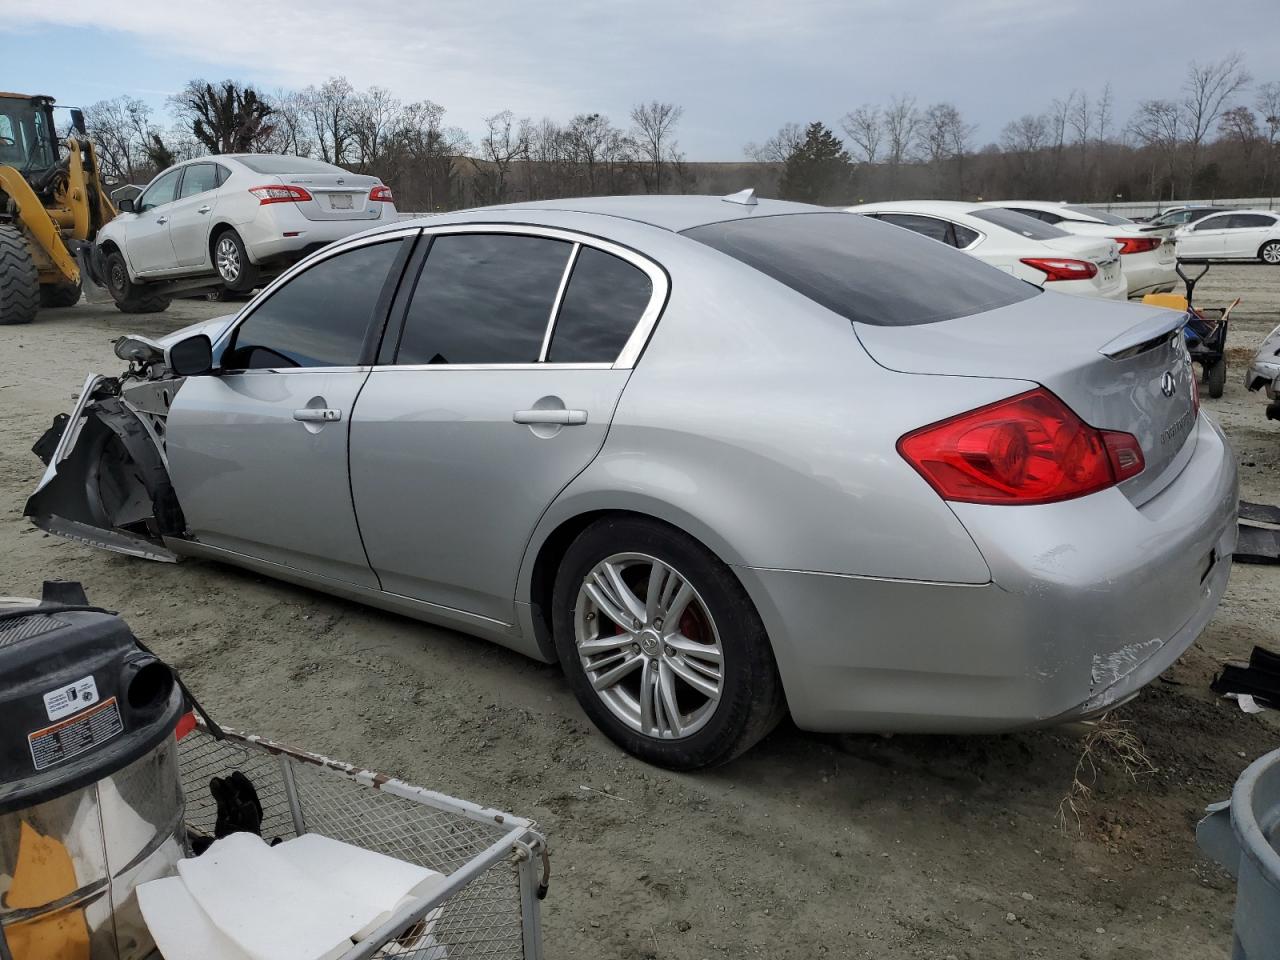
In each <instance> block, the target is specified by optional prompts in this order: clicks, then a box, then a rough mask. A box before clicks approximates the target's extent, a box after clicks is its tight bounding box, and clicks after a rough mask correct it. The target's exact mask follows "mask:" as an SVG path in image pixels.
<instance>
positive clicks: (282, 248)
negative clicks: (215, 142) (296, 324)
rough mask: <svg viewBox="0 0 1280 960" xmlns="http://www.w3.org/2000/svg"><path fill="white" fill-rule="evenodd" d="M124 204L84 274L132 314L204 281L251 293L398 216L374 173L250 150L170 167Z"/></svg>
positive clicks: (164, 302) (155, 308)
mask: <svg viewBox="0 0 1280 960" xmlns="http://www.w3.org/2000/svg"><path fill="white" fill-rule="evenodd" d="M120 210H121V213H120V215H119V216H118V217H116V218H115V219H114V220H112V221H111V222H110V223H109V224H107V225H106V227H104V228H103V229H102V230H101V231H100V232H99V233H98V238H97V241H96V242H95V245H94V249H93V254H92V259H91V264H90V267H91V269H90V274H91V276H92V279H94V280H95V281H96V282H97V283H98V284H100V285H101V286H105V287H106V288H107V291H108V292H109V293H110V294H111V297H112V299H114V300H115V302H116V305H117V306H118V307H119V308H120V309H121V310H124V311H127V312H131V313H152V312H156V311H159V310H163V309H165V308H166V307H167V306H168V305H169V300H170V299H171V297H172V296H173V295H175V294H177V293H178V292H180V291H182V290H190V289H192V288H193V287H199V286H200V285H201V283H202V282H205V283H206V285H208V286H221V287H225V288H226V289H228V290H231V291H233V292H237V293H243V292H246V291H249V290H252V289H254V288H255V287H257V286H260V285H261V282H262V281H263V280H265V279H267V278H269V277H272V276H274V275H275V274H277V273H279V272H280V271H282V270H283V269H284V268H285V267H288V266H290V265H292V264H294V263H296V262H297V261H299V260H301V259H302V258H303V257H304V256H306V255H307V254H309V253H311V252H312V251H314V250H318V249H320V248H321V247H323V246H326V245H327V244H330V243H332V242H333V241H335V240H341V239H343V238H344V237H349V236H351V235H352V234H353V233H358V232H360V231H361V230H365V229H368V228H369V227H374V226H377V225H378V224H380V223H387V222H395V221H396V220H397V219H398V218H399V214H398V213H397V212H396V207H395V203H394V201H393V198H392V195H391V190H390V188H389V187H387V186H386V185H385V184H384V183H383V182H382V181H381V180H379V179H378V178H377V177H370V176H364V175H362V174H356V173H350V172H349V171H347V170H343V169H342V168H341V167H335V166H334V165H333V164H329V163H323V162H321V161H319V160H312V159H309V158H307V157H292V156H280V155H276V154H254V153H241V154H221V155H218V156H212V157H200V158H198V159H195V160H188V161H187V162H185V163H180V164H178V165H177V166H174V167H170V168H169V169H168V170H166V171H164V172H163V173H161V174H160V175H159V176H158V177H156V178H155V179H154V180H152V181H151V183H150V184H148V185H147V187H146V189H145V190H143V191H142V193H141V195H139V196H138V197H137V198H135V199H124V200H121V201H120Z"/></svg>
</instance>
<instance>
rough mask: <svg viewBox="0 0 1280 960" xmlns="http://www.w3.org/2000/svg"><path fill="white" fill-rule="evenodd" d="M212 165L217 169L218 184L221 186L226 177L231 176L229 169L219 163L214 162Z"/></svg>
mask: <svg viewBox="0 0 1280 960" xmlns="http://www.w3.org/2000/svg"><path fill="white" fill-rule="evenodd" d="M213 167H214V169H215V170H216V171H217V175H218V186H222V185H223V184H224V183H226V182H227V177H229V176H231V171H230V170H228V169H227V168H226V167H224V166H223V165H222V164H220V163H215V164H214V165H213Z"/></svg>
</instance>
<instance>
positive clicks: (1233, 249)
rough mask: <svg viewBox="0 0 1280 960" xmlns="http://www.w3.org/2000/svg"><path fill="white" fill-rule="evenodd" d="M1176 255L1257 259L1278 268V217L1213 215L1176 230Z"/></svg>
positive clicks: (1239, 213) (1267, 214)
mask: <svg viewBox="0 0 1280 960" xmlns="http://www.w3.org/2000/svg"><path fill="white" fill-rule="evenodd" d="M1175 236H1176V237H1177V239H1178V256H1180V257H1182V258H1184V259H1200V258H1203V259H1206V260H1260V261H1261V262H1262V263H1267V264H1270V265H1272V266H1280V214H1276V213H1274V212H1272V211H1269V210H1233V211H1231V212H1230V213H1215V214H1214V215H1213V216H1212V217H1205V218H1204V219H1202V220H1197V221H1196V222H1195V223H1189V224H1187V225H1186V226H1182V227H1179V228H1178V230H1177V232H1176V234H1175Z"/></svg>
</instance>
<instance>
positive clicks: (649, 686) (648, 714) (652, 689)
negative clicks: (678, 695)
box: [640, 657, 658, 733]
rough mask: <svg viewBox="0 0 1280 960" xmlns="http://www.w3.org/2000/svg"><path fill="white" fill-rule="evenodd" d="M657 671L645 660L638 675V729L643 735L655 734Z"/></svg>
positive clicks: (651, 663)
mask: <svg viewBox="0 0 1280 960" xmlns="http://www.w3.org/2000/svg"><path fill="white" fill-rule="evenodd" d="M657 686H658V671H657V670H656V669H655V668H654V663H653V661H652V660H650V659H648V658H647V657H646V658H645V661H644V669H643V670H642V671H641V673H640V729H641V731H642V732H644V733H650V732H653V733H656V732H657V728H658V719H657V717H656V716H655V715H654V714H655V710H654V707H655V706H656V705H657V700H658V697H657Z"/></svg>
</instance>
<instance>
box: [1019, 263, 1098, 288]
mask: <svg viewBox="0 0 1280 960" xmlns="http://www.w3.org/2000/svg"><path fill="white" fill-rule="evenodd" d="M1022 262H1023V263H1025V264H1026V265H1027V266H1028V267H1035V268H1036V269H1037V270H1042V271H1043V272H1044V279H1045V282H1046V283H1048V282H1050V281H1052V280H1091V279H1093V278H1094V277H1096V276H1097V275H1098V265H1097V264H1096V263H1093V262H1092V261H1089V260H1071V259H1069V258H1066V257H1023V258H1022Z"/></svg>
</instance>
